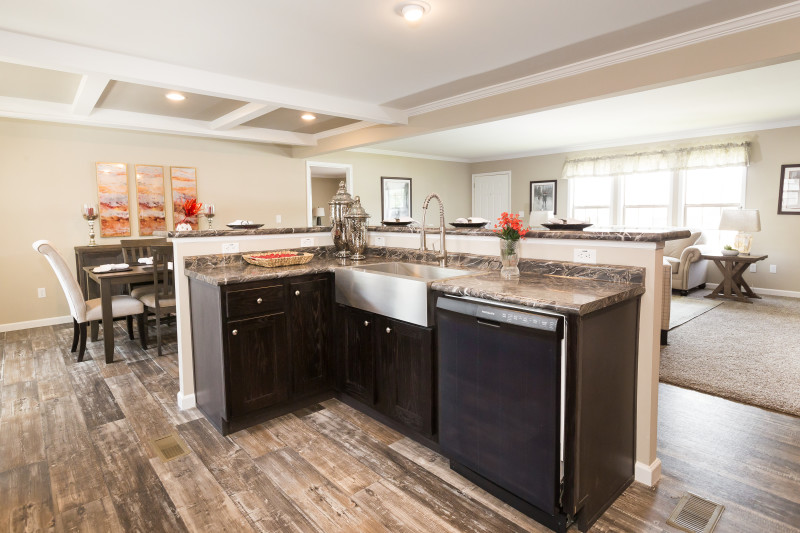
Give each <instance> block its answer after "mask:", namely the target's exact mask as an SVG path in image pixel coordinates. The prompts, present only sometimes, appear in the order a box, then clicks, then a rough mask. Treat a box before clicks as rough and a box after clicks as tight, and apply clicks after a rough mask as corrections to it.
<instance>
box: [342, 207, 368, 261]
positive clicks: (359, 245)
mask: <svg viewBox="0 0 800 533" xmlns="http://www.w3.org/2000/svg"><path fill="white" fill-rule="evenodd" d="M344 218H345V220H347V247H348V248H349V250H350V259H352V260H353V261H361V260H362V259H364V257H365V256H364V250H365V249H366V248H367V220H369V215H368V214H367V212H366V211H364V208H363V207H362V206H361V198H359V197H358V196H356V197H355V199H354V200H353V205H352V206H350V211H348V212H347V214H346V215H345V216H344Z"/></svg>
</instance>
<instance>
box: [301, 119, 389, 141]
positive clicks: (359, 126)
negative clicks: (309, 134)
mask: <svg viewBox="0 0 800 533" xmlns="http://www.w3.org/2000/svg"><path fill="white" fill-rule="evenodd" d="M374 125H375V123H374V122H366V121H361V122H353V123H352V124H348V125H347V126H342V127H340V128H334V129H332V130H325V131H321V132H319V133H317V134H315V135H314V137H315V138H316V139H317V140H320V139H324V138H325V137H333V136H334V135H341V134H342V133H349V132H351V131H357V130H363V129H364V128H369V127H370V126H374Z"/></svg>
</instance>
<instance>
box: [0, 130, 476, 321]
mask: <svg viewBox="0 0 800 533" xmlns="http://www.w3.org/2000/svg"><path fill="white" fill-rule="evenodd" d="M315 160H318V161H335V162H340V163H350V164H353V169H354V171H353V175H354V190H355V193H356V194H360V195H361V196H362V197H363V199H364V202H365V207H366V209H367V211H368V212H369V213H371V214H372V215H373V222H376V221H378V220H379V218H380V176H382V175H384V176H409V177H412V178H414V204H415V209H418V208H419V206H420V205H421V203H422V200H423V196H422V195H423V194H427V192H430V191H432V190H435V191H437V192H440V193H442V194H443V198H445V202H447V203H448V206H449V210H448V214H450V213H452V214H453V215H454V216H455V213H456V210H461V209H463V208H464V207H463V206H466V205H469V203H470V199H469V187H468V186H464V185H463V184H465V183H469V179H470V177H469V165H466V164H462V163H447V162H440V161H430V160H416V159H408V158H398V157H387V156H380V155H369V154H358V153H347V152H346V153H342V154H332V155H330V156H326V157H325V158H316V159H315ZM97 161H110V162H121V163H127V164H128V184H129V198H130V201H131V204H132V205H131V208H132V211H131V225H132V236H133V237H136V236H138V224H137V221H136V205H135V204H136V192H135V179H134V170H133V169H134V165H135V164H150V165H164V167H169V166H170V165H175V166H193V167H196V168H197V175H198V186H197V187H198V196H199V199H200V201H202V202H212V203H214V204H215V205H216V207H217V217H216V218H215V220H214V225H215V227H224V224H225V223H226V222H230V221H232V220H234V219H237V218H241V219H251V220H254V221H258V222H263V223H265V224H266V226H267V227H274V226H276V225H277V224H276V223H275V215H278V214H280V215H281V216H282V223H281V224H280V225H281V226H284V227H297V226H302V227H304V226H306V225H307V218H306V216H307V214H306V208H307V204H306V201H307V200H306V166H305V161H304V160H302V159H293V158H291V157H289V155H288V153H287V152H286V151H284V150H283V149H282V148H279V147H275V146H268V145H263V144H255V143H243V142H230V141H223V140H215V139H203V138H196V137H180V136H175V135H161V134H154V133H144V132H135V131H122V130H114V129H105V128H92V127H84V126H73V125H64V124H55V123H47V122H35V121H25V120H12V119H0V202H1V204H0V205H1V206H2V207H0V228H2V246H0V294H1V295H2V303H3V305H2V306H0V328H2V327H3V326H4V325H7V324H12V323H16V322H27V321H32V320H39V319H49V318H54V317H61V316H65V315H68V314H69V310H68V308H67V304H66V300H65V299H64V295H63V293H62V291H61V288H60V286H59V285H58V281H57V280H56V277H55V275H54V274H53V273H52V270H51V269H50V267H49V266H48V265H47V262H46V261H45V260H44V259H43V258H42V257H40V256H38V255H37V254H36V253H35V252H34V251H33V249H32V248H31V243H32V242H34V241H35V240H38V239H49V240H51V241H53V243H54V244H55V246H56V247H57V248H58V249H59V251H60V252H61V253H62V254H63V255H64V256H65V258H66V260H67V262H68V263H69V264H70V266H71V267H72V268H74V253H73V247H74V246H76V245H85V244H87V243H88V228H87V225H86V222H85V221H84V220H83V218H81V216H80V206H81V205H82V204H83V203H84V202H88V201H96V199H97V185H96V180H95V170H94V164H95V162H97ZM168 172H169V169H168V168H165V173H168ZM167 187H169V184H168V183H167ZM169 194H170V191H169V189H167V195H168V197H169ZM168 222H171V215H170V214H169V213H168ZM200 225H201V226H200V227H201V228H205V227H206V222H205V221H204V220H202V221H201V222H200ZM98 242H99V243H100V244H109V243H116V242H118V239H103V238H98ZM38 287H44V288H45V289H46V291H47V297H46V298H43V299H39V298H37V295H36V289H37V288H38Z"/></svg>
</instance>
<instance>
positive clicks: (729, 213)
mask: <svg viewBox="0 0 800 533" xmlns="http://www.w3.org/2000/svg"><path fill="white" fill-rule="evenodd" d="M719 229H720V230H725V231H738V233H737V234H736V237H735V238H734V240H733V247H734V248H736V249H737V250H739V253H740V254H744V255H749V254H750V246H751V245H752V244H753V236H752V235H750V233H753V232H756V231H761V216H760V215H759V214H758V209H723V210H722V219H721V220H720V221H719Z"/></svg>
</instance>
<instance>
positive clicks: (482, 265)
mask: <svg viewBox="0 0 800 533" xmlns="http://www.w3.org/2000/svg"><path fill="white" fill-rule="evenodd" d="M314 251H315V252H317V253H316V255H315V257H314V258H313V259H312V260H311V261H309V262H308V263H306V264H305V265H294V266H287V267H278V268H264V267H260V266H255V265H250V264H248V263H245V262H244V261H243V260H242V259H241V256H238V255H236V256H227V257H225V256H197V257H190V258H187V260H186V267H185V273H186V275H187V276H188V277H190V278H193V279H196V280H198V281H202V282H205V283H209V284H211V285H228V284H234V283H243V282H250V281H263V280H270V279H280V278H286V277H294V276H303V275H307V274H323V273H329V272H335V270H336V268H338V267H343V266H362V265H369V264H376V263H385V262H389V261H398V260H400V261H407V262H418V263H426V264H431V261H429V260H428V261H425V260H421V259H429V258H426V257H417V256H415V254H418V253H419V252H417V251H410V252H406V251H398V250H395V249H389V250H388V251H386V252H385V253H383V254H380V253H376V254H369V253H368V254H367V259H366V260H364V261H360V262H358V263H354V262H353V261H350V260H343V259H339V258H334V257H332V255H331V254H330V251H329V250H328V249H326V248H319V249H316V250H314ZM496 259H497V258H496V257H482V256H470V255H467V254H463V255H457V256H455V257H453V261H452V262H451V263H449V264H448V267H449V268H462V269H467V270H472V271H474V272H475V274H474V275H472V276H462V277H458V278H451V279H447V280H440V281H436V282H433V283H432V284H431V288H432V289H433V290H436V291H441V292H444V293H446V294H453V295H458V296H473V297H476V298H483V299H486V300H492V301H497V302H504V303H510V304H516V305H521V306H526V307H531V308H538V309H549V310H552V311H556V312H560V313H567V314H577V315H585V314H587V313H591V312H593V311H597V310H598V309H602V308H604V307H608V306H610V305H613V304H615V303H618V302H622V301H624V300H628V299H630V298H634V297H636V296H639V295H641V294H644V285H643V284H642V283H641V282H642V281H643V272H642V271H641V269H636V268H625V267H613V266H604V265H596V266H595V265H581V264H574V263H556V262H552V261H537V260H525V263H524V264H523V262H521V263H520V266H521V267H522V268H521V270H522V274H521V276H520V278H519V279H518V280H513V281H512V280H502V279H500V272H499V270H498V269H497V266H498V265H497V261H496ZM565 272H570V273H574V274H575V275H570V276H567V275H564V273H565Z"/></svg>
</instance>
